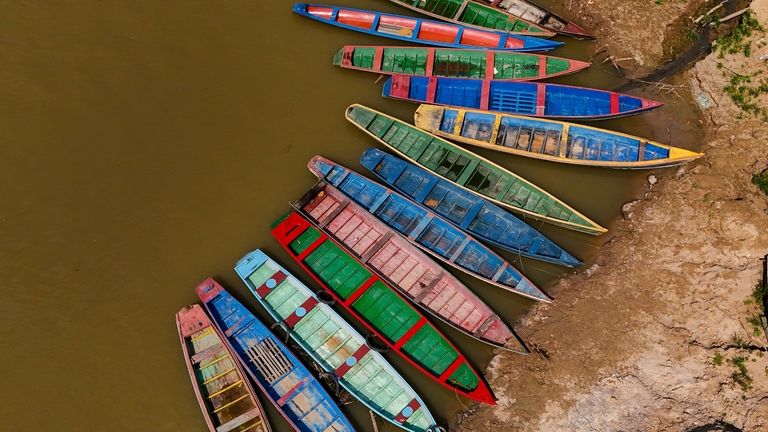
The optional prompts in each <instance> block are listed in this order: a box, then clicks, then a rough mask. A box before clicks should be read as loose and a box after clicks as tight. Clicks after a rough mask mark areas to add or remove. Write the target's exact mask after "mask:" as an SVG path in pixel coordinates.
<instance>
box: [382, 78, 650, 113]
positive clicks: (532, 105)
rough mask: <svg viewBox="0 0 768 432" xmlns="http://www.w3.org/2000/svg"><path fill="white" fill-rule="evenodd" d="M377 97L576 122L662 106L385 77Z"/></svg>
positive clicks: (549, 87)
mask: <svg viewBox="0 0 768 432" xmlns="http://www.w3.org/2000/svg"><path fill="white" fill-rule="evenodd" d="M382 96H385V97H390V98H393V99H400V100H405V101H409V102H417V103H427V104H437V105H449V106H453V107H458V108H470V109H479V110H483V111H497V112H502V113H507V114H522V115H527V116H533V117H548V118H559V119H578V120H602V119H607V118H615V117H623V116H628V115H632V114H638V113H641V112H644V111H650V110H652V109H654V108H658V107H660V106H661V105H662V103H661V102H656V101H652V100H648V99H643V98H640V97H636V96H630V95H626V94H620V93H616V92H612V91H607V90H598V89H591V88H586V87H574V86H566V85H561V84H549V83H530V82H515V81H498V80H480V79H461V78H434V77H432V78H428V77H419V76H408V75H393V76H391V77H390V78H389V79H388V80H387V81H386V82H385V83H384V90H383V91H382Z"/></svg>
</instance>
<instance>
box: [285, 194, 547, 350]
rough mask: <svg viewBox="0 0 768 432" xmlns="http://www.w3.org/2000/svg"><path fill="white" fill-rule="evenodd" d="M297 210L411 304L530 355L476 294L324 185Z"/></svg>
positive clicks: (471, 334)
mask: <svg viewBox="0 0 768 432" xmlns="http://www.w3.org/2000/svg"><path fill="white" fill-rule="evenodd" d="M294 208H296V209H297V211H299V212H300V213H301V214H302V216H303V217H304V218H305V219H307V220H309V221H310V222H312V224H313V225H314V226H315V227H316V228H318V229H320V230H321V231H322V232H323V234H325V235H327V236H329V237H331V238H333V239H334V240H335V241H336V243H337V244H339V245H341V246H342V247H343V248H344V249H345V250H346V251H347V253H350V254H352V255H354V256H355V257H356V258H357V259H358V260H359V261H360V262H362V263H363V264H364V265H365V266H366V268H367V269H368V270H371V271H372V272H374V273H376V275H377V276H379V277H381V278H382V279H384V281H386V282H387V283H388V284H389V286H391V287H392V288H395V289H396V290H397V291H398V292H399V293H400V294H402V295H403V296H404V297H406V298H407V299H408V300H410V301H411V302H412V303H414V304H416V305H418V306H420V307H421V308H422V309H424V310H426V311H427V312H429V313H431V314H432V315H434V316H436V317H437V318H439V319H441V320H443V321H444V322H445V323H447V324H448V325H451V326H453V328H455V329H456V330H458V331H460V332H462V333H464V334H466V335H467V336H469V337H472V338H475V339H477V340H479V341H482V342H485V343H487V344H489V345H492V346H493V347H495V348H502V349H508V350H510V351H514V352H518V353H528V350H527V348H526V347H525V345H524V344H523V342H522V340H520V339H519V338H518V337H517V335H516V334H515V333H514V332H513V331H512V330H511V329H510V328H509V327H508V326H507V325H506V324H505V323H504V321H502V319H501V318H500V317H499V316H498V315H497V314H496V313H495V312H494V311H493V310H492V309H491V308H490V307H488V305H487V304H485V302H484V301H483V300H481V299H480V298H479V297H478V296H476V295H475V293H473V292H472V291H471V290H470V289H469V288H467V287H466V286H465V285H464V284H462V283H461V282H459V280H458V279H456V278H455V277H454V276H453V275H451V274H450V273H448V272H447V271H445V270H443V268H442V267H440V265H439V264H437V263H436V262H435V261H434V260H432V258H430V257H429V256H427V255H426V254H425V253H424V252H422V251H421V249H420V248H418V247H416V246H414V245H413V244H411V243H410V242H409V241H408V240H406V239H404V238H403V237H401V236H400V235H398V234H397V233H396V232H395V231H394V230H392V228H390V227H388V226H387V225H386V224H384V223H383V222H381V221H379V220H378V219H376V217H375V216H373V215H372V214H370V213H368V211H366V210H365V209H364V208H362V207H360V206H359V205H357V204H355V203H354V202H353V201H352V200H350V199H349V198H347V197H346V196H344V194H343V193H341V192H340V191H339V190H338V189H336V188H334V187H333V186H331V185H329V184H327V183H325V182H320V183H319V184H318V185H316V186H315V187H314V188H312V189H311V190H310V191H309V192H307V193H306V194H305V195H304V196H303V197H302V198H301V199H300V200H299V201H297V202H296V203H295V204H294ZM539 300H549V299H539ZM507 343H509V345H510V346H509V347H506V346H505V345H507Z"/></svg>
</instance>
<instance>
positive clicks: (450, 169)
mask: <svg viewBox="0 0 768 432" xmlns="http://www.w3.org/2000/svg"><path fill="white" fill-rule="evenodd" d="M346 117H347V120H349V121H350V122H351V123H352V124H354V125H355V126H357V127H358V128H359V129H361V130H362V131H364V132H366V133H367V134H368V135H370V136H371V137H373V138H374V139H375V140H377V141H379V142H380V143H382V144H384V145H386V146H387V147H389V148H390V149H392V150H394V151H395V152H397V154H399V155H400V156H401V157H403V158H405V159H408V160H409V161H411V162H413V163H414V164H417V165H419V166H421V167H422V168H424V169H426V170H427V171H430V172H431V173H433V174H436V175H438V176H439V177H441V178H442V179H445V180H446V181H448V182H451V183H453V184H454V185H456V186H459V187H460V188H462V189H464V190H466V191H469V192H471V193H474V194H476V195H478V196H480V197H482V198H485V199H487V200H488V201H491V202H493V203H495V204H497V205H500V206H502V207H505V208H507V209H510V210H512V211H515V212H518V213H520V214H523V215H525V216H531V217H533V218H536V219H539V220H543V221H545V222H548V223H551V224H554V225H558V226H562V227H564V228H568V229H573V230H576V231H581V232H586V233H589V234H599V233H602V232H605V231H606V230H605V228H603V227H601V226H600V225H598V224H597V223H595V222H593V221H592V220H590V219H589V218H587V217H586V216H584V215H582V214H581V213H579V212H578V211H576V210H574V209H573V208H571V207H570V206H568V205H567V204H566V203H564V202H562V201H560V200H559V199H558V198H557V197H555V196H553V195H552V194H550V193H548V192H547V191H545V190H543V189H541V188H540V187H538V186H536V185H535V184H533V183H531V182H529V181H528V180H526V179H524V178H523V177H521V176H519V175H517V174H514V173H512V172H511V171H509V170H507V169H505V168H504V167H502V166H499V165H497V164H495V163H493V162H491V161H490V160H488V159H485V158H483V157H481V156H479V155H477V154H475V153H472V152H470V151H468V150H465V149H463V148H461V147H459V146H457V145H456V144H453V143H451V142H449V141H446V140H444V139H442V138H440V137H437V136H434V135H432V134H430V133H428V132H424V131H422V130H420V129H418V128H417V127H415V126H413V125H410V124H408V123H406V122H404V121H402V120H398V119H396V118H394V117H392V116H389V115H386V114H384V113H382V112H379V111H376V110H373V109H371V108H368V107H365V106H363V105H357V104H355V105H351V106H350V107H349V108H347V111H346ZM519 223H520V224H522V223H523V222H522V221H521V222H519ZM525 227H528V226H527V225H525ZM530 229H531V230H532V229H533V228H530ZM521 231H522V230H521ZM524 235H526V236H532V234H524Z"/></svg>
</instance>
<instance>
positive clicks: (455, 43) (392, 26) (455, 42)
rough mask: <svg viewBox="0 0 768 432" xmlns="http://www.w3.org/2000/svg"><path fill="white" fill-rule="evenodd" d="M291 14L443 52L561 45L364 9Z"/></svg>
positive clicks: (298, 8) (314, 8) (311, 7)
mask: <svg viewBox="0 0 768 432" xmlns="http://www.w3.org/2000/svg"><path fill="white" fill-rule="evenodd" d="M293 11H294V12H296V13H297V14H299V15H303V16H305V17H307V18H312V19H313V20H316V21H320V22H323V23H326V24H330V25H333V26H336V27H341V28H344V29H347V30H354V31H357V32H362V33H366V34H370V35H374V36H380V37H385V38H389V39H396V40H401V41H405V42H415V43H418V44H423V45H432V46H440V47H446V48H480V49H497V50H509V51H520V52H534V51H548V50H551V49H555V48H557V47H558V46H560V45H562V43H561V42H554V41H550V40H546V39H539V38H533V37H526V36H517V35H514V34H507V33H504V32H500V31H492V30H480V29H476V28H467V27H464V26H460V25H456V24H450V23H444V22H439V21H431V20H425V19H421V18H414V17H409V16H403V15H394V14H388V13H383V12H377V11H369V10H363V9H352V8H346V7H338V6H326V5H316V4H306V3H296V4H295V5H293Z"/></svg>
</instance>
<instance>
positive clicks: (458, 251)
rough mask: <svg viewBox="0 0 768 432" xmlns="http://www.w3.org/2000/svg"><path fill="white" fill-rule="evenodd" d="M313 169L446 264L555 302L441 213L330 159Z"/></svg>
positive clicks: (312, 163) (312, 162)
mask: <svg viewBox="0 0 768 432" xmlns="http://www.w3.org/2000/svg"><path fill="white" fill-rule="evenodd" d="M308 168H309V170H310V171H311V172H312V173H313V174H314V175H316V176H317V177H318V178H319V179H321V180H323V181H325V182H328V184H329V185H332V186H333V187H334V188H337V190H339V191H340V192H342V193H343V194H344V195H346V196H347V197H348V198H350V199H351V200H352V201H354V202H355V203H357V204H358V205H360V206H361V207H363V208H365V209H366V210H367V211H368V212H369V213H370V214H372V215H374V216H376V218H377V219H379V220H380V221H381V222H384V223H385V224H386V225H387V226H388V227H390V228H392V229H393V230H395V231H397V232H398V233H400V234H401V235H402V236H403V237H405V238H407V239H408V241H410V242H411V243H413V244H414V245H416V246H418V247H420V248H421V249H422V250H423V251H425V252H427V253H429V254H431V255H432V256H433V257H435V258H437V259H439V260H441V261H442V262H444V263H446V264H448V265H450V266H452V267H454V268H456V269H458V270H461V271H463V272H465V273H467V274H469V275H472V276H474V277H476V278H478V279H480V280H482V281H485V282H488V283H490V284H492V285H495V286H497V287H499V288H502V289H506V290H508V291H511V292H514V293H517V294H520V295H523V296H525V297H528V298H531V299H533V300H538V301H545V302H546V301H548V300H549V297H548V296H547V295H546V294H544V293H543V292H542V291H541V290H540V289H539V288H537V287H536V285H534V284H533V282H531V281H529V280H528V279H526V277H525V276H523V274H522V273H520V272H519V271H518V270H517V269H516V268H515V267H514V266H513V265H512V264H510V263H509V262H508V261H506V260H504V259H503V258H502V257H501V256H500V255H498V254H497V253H495V252H494V251H493V250H492V249H491V248H489V247H487V246H485V245H484V244H483V243H481V242H480V241H478V240H477V239H475V238H474V237H472V236H471V235H469V234H467V233H466V232H464V231H462V230H461V228H459V227H457V226H455V225H453V224H452V223H451V222H448V220H446V219H444V218H443V217H441V216H440V215H438V214H436V213H434V212H432V211H429V210H428V209H427V208H425V207H422V206H420V205H418V204H416V203H414V202H413V201H411V200H409V199H408V198H406V197H404V196H402V195H400V194H398V193H397V192H395V191H393V190H391V189H389V188H387V187H384V186H382V185H380V184H378V183H376V182H374V181H372V180H370V179H368V178H367V177H365V176H362V175H360V174H358V173H356V172H354V171H352V170H350V169H348V168H346V167H343V166H341V165H339V164H337V163H335V162H333V161H331V160H328V159H326V158H324V157H321V156H315V157H313V158H312V159H311V160H310V161H309V164H308Z"/></svg>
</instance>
